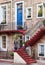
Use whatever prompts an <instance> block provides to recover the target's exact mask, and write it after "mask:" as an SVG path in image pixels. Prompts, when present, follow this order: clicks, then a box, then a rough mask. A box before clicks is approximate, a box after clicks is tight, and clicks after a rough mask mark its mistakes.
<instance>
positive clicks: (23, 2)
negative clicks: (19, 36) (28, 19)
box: [15, 1, 24, 30]
mask: <svg viewBox="0 0 45 65" xmlns="http://www.w3.org/2000/svg"><path fill="white" fill-rule="evenodd" d="M20 3H22V4H23V12H22V13H23V27H24V1H19V2H16V3H15V29H16V30H17V4H20Z"/></svg>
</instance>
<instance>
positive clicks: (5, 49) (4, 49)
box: [1, 35, 8, 51]
mask: <svg viewBox="0 0 45 65" xmlns="http://www.w3.org/2000/svg"><path fill="white" fill-rule="evenodd" d="M2 36H6V48H3V47H2V43H1V49H2V50H3V51H7V43H8V36H7V35H2ZM2 36H1V39H2ZM1 41H2V40H1Z"/></svg>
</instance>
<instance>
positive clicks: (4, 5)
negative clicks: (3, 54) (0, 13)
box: [0, 4, 8, 25]
mask: <svg viewBox="0 0 45 65" xmlns="http://www.w3.org/2000/svg"><path fill="white" fill-rule="evenodd" d="M2 6H6V23H4V24H1V23H2V22H1V23H0V24H1V25H7V23H8V21H7V9H8V8H7V4H1V5H0V7H2Z"/></svg>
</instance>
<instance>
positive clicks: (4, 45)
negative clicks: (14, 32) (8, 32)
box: [2, 36, 6, 48]
mask: <svg viewBox="0 0 45 65" xmlns="http://www.w3.org/2000/svg"><path fill="white" fill-rule="evenodd" d="M2 47H3V48H6V36H2Z"/></svg>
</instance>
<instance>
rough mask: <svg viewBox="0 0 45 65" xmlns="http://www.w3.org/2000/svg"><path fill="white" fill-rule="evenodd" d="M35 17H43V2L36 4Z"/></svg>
mask: <svg viewBox="0 0 45 65" xmlns="http://www.w3.org/2000/svg"><path fill="white" fill-rule="evenodd" d="M37 17H38V18H42V17H44V6H43V4H38V5H37Z"/></svg>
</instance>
